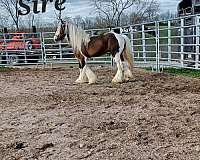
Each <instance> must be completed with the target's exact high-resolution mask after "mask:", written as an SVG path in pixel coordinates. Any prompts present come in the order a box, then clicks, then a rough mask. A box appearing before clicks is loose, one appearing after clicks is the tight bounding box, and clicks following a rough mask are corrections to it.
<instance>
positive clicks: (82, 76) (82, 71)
mask: <svg viewBox="0 0 200 160" xmlns="http://www.w3.org/2000/svg"><path fill="white" fill-rule="evenodd" d="M79 71H80V74H79V77H78V79H77V80H76V81H75V82H76V83H86V82H88V79H87V76H86V72H85V68H83V69H79Z"/></svg>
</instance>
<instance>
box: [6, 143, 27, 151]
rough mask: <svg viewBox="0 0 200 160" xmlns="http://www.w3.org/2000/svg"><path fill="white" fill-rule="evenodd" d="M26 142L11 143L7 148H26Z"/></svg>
mask: <svg viewBox="0 0 200 160" xmlns="http://www.w3.org/2000/svg"><path fill="white" fill-rule="evenodd" d="M25 147H26V146H25V142H14V143H12V144H11V145H9V146H8V147H7V148H14V149H17V150H20V149H23V148H25Z"/></svg>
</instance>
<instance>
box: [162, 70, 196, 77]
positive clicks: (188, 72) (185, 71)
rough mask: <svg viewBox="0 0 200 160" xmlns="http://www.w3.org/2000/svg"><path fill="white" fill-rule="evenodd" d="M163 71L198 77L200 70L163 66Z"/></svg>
mask: <svg viewBox="0 0 200 160" xmlns="http://www.w3.org/2000/svg"><path fill="white" fill-rule="evenodd" d="M163 72H165V73H172V74H176V75H183V76H188V77H200V70H194V69H187V68H165V69H164V70H163Z"/></svg>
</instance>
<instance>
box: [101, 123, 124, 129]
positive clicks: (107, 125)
mask: <svg viewBox="0 0 200 160" xmlns="http://www.w3.org/2000/svg"><path fill="white" fill-rule="evenodd" d="M127 126H128V124H127V123H126V122H115V121H109V122H101V123H100V124H99V126H98V129H99V130H116V129H126V128H127Z"/></svg>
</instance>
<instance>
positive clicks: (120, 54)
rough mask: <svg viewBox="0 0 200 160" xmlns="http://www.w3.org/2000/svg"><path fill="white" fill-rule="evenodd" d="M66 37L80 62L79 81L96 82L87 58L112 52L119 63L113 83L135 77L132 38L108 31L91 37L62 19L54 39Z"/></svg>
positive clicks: (58, 39)
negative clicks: (133, 73)
mask: <svg viewBox="0 0 200 160" xmlns="http://www.w3.org/2000/svg"><path fill="white" fill-rule="evenodd" d="M63 39H66V40H67V41H68V42H69V43H70V44H71V46H72V48H73V52H74V55H75V57H76V58H77V59H78V62H79V69H80V75H79V77H78V79H77V80H76V82H77V83H85V82H89V84H92V83H95V82H96V80H97V76H96V75H95V74H94V72H92V70H91V69H90V68H89V67H88V66H87V65H86V62H87V58H90V57H97V56H101V55H103V54H106V53H110V54H111V55H112V56H113V57H114V60H115V62H116V64H117V73H116V75H115V76H114V78H113V79H112V82H113V83H120V82H123V81H128V80H129V79H130V78H133V75H132V68H133V58H132V52H131V43H130V39H129V38H128V37H127V36H125V35H121V34H117V33H114V32H108V33H105V34H103V35H100V36H95V37H90V36H89V34H87V33H86V32H85V31H84V30H83V29H82V28H80V27H77V26H76V25H74V24H73V23H71V22H64V21H62V20H61V21H60V23H59V25H58V28H57V31H56V33H55V35H54V40H55V41H56V42H57V41H60V40H63Z"/></svg>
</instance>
